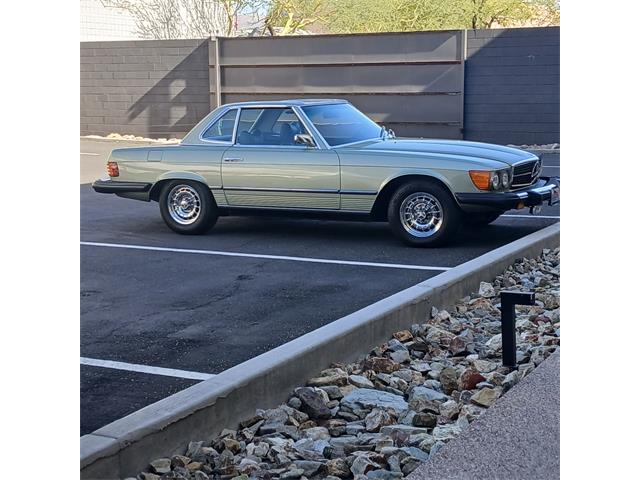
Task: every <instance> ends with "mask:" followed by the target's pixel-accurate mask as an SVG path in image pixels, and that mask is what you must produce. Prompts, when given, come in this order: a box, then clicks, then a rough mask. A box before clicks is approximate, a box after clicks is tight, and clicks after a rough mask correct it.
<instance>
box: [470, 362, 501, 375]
mask: <svg viewBox="0 0 640 480" xmlns="http://www.w3.org/2000/svg"><path fill="white" fill-rule="evenodd" d="M472 363H473V366H474V367H475V369H476V370H477V371H479V372H480V373H489V372H492V371H494V370H495V369H496V368H498V364H497V363H495V362H491V361H489V360H474V361H473V362H472Z"/></svg>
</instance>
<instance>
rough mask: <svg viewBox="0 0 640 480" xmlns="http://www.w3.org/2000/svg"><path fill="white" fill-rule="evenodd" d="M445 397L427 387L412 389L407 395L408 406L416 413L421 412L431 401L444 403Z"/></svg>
mask: <svg viewBox="0 0 640 480" xmlns="http://www.w3.org/2000/svg"><path fill="white" fill-rule="evenodd" d="M446 400H448V398H447V396H446V395H444V394H442V393H440V392H437V391H435V390H432V389H431V388H427V387H414V388H412V389H411V393H409V405H410V406H411V408H412V409H413V410H415V411H417V412H420V411H423V410H425V409H426V408H427V406H430V405H431V402H433V401H442V402H444V401H446Z"/></svg>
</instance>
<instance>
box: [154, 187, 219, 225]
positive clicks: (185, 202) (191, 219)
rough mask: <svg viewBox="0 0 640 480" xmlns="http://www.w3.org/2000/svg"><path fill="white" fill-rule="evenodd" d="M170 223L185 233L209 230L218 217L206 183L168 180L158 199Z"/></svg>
mask: <svg viewBox="0 0 640 480" xmlns="http://www.w3.org/2000/svg"><path fill="white" fill-rule="evenodd" d="M158 202H159V203H160V214H161V215H162V219H163V220H164V222H165V223H166V224H167V226H168V227H169V228H170V229H171V230H173V231H174V232H178V233H181V234H183V235H199V234H202V233H206V232H208V231H209V230H210V229H211V227H213V226H214V225H215V223H216V221H217V220H218V211H217V208H216V204H215V201H214V199H213V195H211V191H210V190H209V188H207V186H205V185H203V184H202V183H200V182H194V181H191V180H173V181H171V182H168V183H167V184H166V185H165V186H164V188H163V189H162V192H161V193H160V198H159V199H158Z"/></svg>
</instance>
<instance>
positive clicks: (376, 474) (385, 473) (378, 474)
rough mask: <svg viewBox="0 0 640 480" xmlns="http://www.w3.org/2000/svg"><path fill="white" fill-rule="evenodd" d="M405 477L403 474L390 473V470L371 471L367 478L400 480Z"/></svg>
mask: <svg viewBox="0 0 640 480" xmlns="http://www.w3.org/2000/svg"><path fill="white" fill-rule="evenodd" d="M402 477H403V475H402V472H390V471H389V470H382V469H379V470H371V471H370V472H367V478H373V479H376V480H399V479H401V478H402Z"/></svg>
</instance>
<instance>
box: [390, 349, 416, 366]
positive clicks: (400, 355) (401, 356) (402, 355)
mask: <svg viewBox="0 0 640 480" xmlns="http://www.w3.org/2000/svg"><path fill="white" fill-rule="evenodd" d="M390 357H391V360H393V361H394V362H396V363H405V362H408V361H409V360H411V355H410V354H409V352H408V351H407V350H398V351H397V352H392V353H391V355H390Z"/></svg>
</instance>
